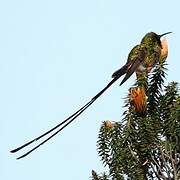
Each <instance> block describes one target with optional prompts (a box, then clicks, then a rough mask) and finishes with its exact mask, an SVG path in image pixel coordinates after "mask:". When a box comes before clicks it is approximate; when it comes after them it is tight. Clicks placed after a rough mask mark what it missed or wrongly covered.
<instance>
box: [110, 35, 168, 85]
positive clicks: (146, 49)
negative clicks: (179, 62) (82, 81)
mask: <svg viewBox="0 0 180 180" xmlns="http://www.w3.org/2000/svg"><path fill="white" fill-rule="evenodd" d="M168 33H170V32H168ZM168 33H165V34H168ZM165 34H162V35H157V34H156V33H154V32H150V33H147V34H146V35H145V36H144V37H143V39H142V41H141V43H140V44H139V45H136V46H135V47H134V48H133V49H132V50H131V52H130V53H129V55H128V60H127V63H126V64H125V65H124V66H123V67H122V68H120V69H118V70H117V71H115V72H114V73H113V75H112V77H113V78H115V77H118V76H122V75H123V74H126V75H125V77H124V79H123V80H122V82H121V83H120V85H122V84H123V83H124V82H125V81H126V80H127V79H128V78H129V77H130V76H131V75H132V74H133V73H134V72H136V74H137V76H139V75H142V74H143V75H146V74H147V73H149V72H150V71H151V69H152V68H153V66H154V65H155V64H156V63H157V62H158V61H159V59H160V56H161V49H162V45H161V37H162V36H164V35H165Z"/></svg>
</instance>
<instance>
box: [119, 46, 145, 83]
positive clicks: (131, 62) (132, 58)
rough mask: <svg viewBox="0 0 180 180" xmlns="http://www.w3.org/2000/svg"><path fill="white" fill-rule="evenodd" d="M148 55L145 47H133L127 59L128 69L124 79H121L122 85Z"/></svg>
mask: <svg viewBox="0 0 180 180" xmlns="http://www.w3.org/2000/svg"><path fill="white" fill-rule="evenodd" d="M145 56H146V50H145V48H142V47H140V46H136V47H134V48H133V49H132V51H131V52H130V54H129V57H128V61H127V65H128V67H127V70H126V75H125V77H124V79H123V80H122V81H121V83H120V86H121V85H122V84H123V83H124V82H125V81H126V80H127V79H129V77H130V76H131V75H132V74H133V73H134V72H135V71H136V70H137V68H138V67H139V65H140V64H141V63H142V62H143V61H144V59H145Z"/></svg>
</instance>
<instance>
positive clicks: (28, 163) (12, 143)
mask: <svg viewBox="0 0 180 180" xmlns="http://www.w3.org/2000/svg"><path fill="white" fill-rule="evenodd" d="M179 7H180V2H179V1H178V0H174V1H173V0H172V1H162V0H159V1H157V0H151V1H143V0H139V1H138V0H137V1H130V0H126V1H119V0H91V1H85V0H76V1H73V0H66V1H61V0H51V1H50V0H49V1H48V0H31V1H25V0H24V1H23V0H16V1H13V0H6V1H1V2H0V85H1V86H0V87H1V88H0V109H1V113H0V121H1V126H0V142H1V146H0V147H1V148H0V177H1V179H6V180H10V179H19V180H24V179H26V180H32V179H33V180H36V179H37V180H49V179H53V180H61V179H63V180H74V179H77V180H84V179H89V177H90V175H91V174H90V173H91V170H92V169H95V170H97V171H98V172H101V171H102V170H103V167H102V163H101V162H100V158H98V155H97V151H96V141H97V136H98V130H99V128H100V125H101V122H102V121H104V120H113V121H120V120H121V118H122V113H123V108H122V106H123V102H124V100H123V98H124V97H125V96H126V95H127V91H128V88H129V87H130V86H131V85H132V84H133V83H134V79H135V76H132V77H131V78H130V79H129V80H128V82H126V83H125V84H124V85H123V86H121V87H119V86H118V83H116V84H114V85H113V86H112V87H111V89H109V90H108V91H107V92H106V93H105V94H104V95H103V96H102V97H101V98H99V100H98V101H97V102H96V103H95V104H93V106H92V107H91V108H89V109H88V110H87V111H86V112H85V113H84V114H83V115H82V116H81V117H79V118H78V119H77V121H76V122H74V123H73V124H72V125H70V126H69V127H68V128H67V129H65V130H64V131H63V132H62V133H61V134H60V135H58V136H56V137H55V138H54V139H52V140H51V141H50V142H48V143H47V144H45V145H44V146H42V147H41V148H39V149H38V151H36V152H34V153H32V154H31V155H29V156H28V157H26V158H24V159H22V160H19V161H17V160H15V157H16V155H15V154H10V153H9V151H10V150H11V149H13V148H15V147H17V146H18V145H21V144H22V143H24V142H25V141H27V140H29V139H32V138H34V137H36V136H38V135H40V134H41V133H42V132H44V131H46V130H48V129H49V128H51V127H53V126H54V125H56V124H57V123H58V122H60V121H62V120H63V119H64V118H66V117H68V116H69V115H70V114H71V113H73V112H74V111H75V110H76V109H78V108H79V107H80V106H81V105H83V104H84V103H86V101H88V100H90V98H91V97H92V96H94V95H95V94H96V93H97V92H98V91H99V90H100V89H102V88H103V87H104V86H105V85H106V84H107V83H108V82H109V81H110V79H111V74H112V73H113V71H115V70H116V69H118V68H119V67H120V66H121V65H123V64H124V63H125V62H126V59H127V55H128V53H129V51H130V50H131V48H132V47H133V46H134V45H136V44H137V43H139V42H140V40H141V38H142V37H143V35H144V34H145V33H147V32H149V31H154V32H157V33H159V34H161V33H164V32H167V31H173V34H171V35H168V36H167V39H168V42H169V57H168V59H167V63H168V66H167V68H168V69H169V70H168V76H167V82H170V81H172V80H175V81H179V79H180V78H179V70H178V67H179V66H180V61H179V59H180V57H179V56H180V55H179V49H180V43H179V36H180V26H179V23H178V21H179V20H178V17H179Z"/></svg>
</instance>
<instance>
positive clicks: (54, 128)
mask: <svg viewBox="0 0 180 180" xmlns="http://www.w3.org/2000/svg"><path fill="white" fill-rule="evenodd" d="M121 69H122V70H121V71H119V70H118V71H116V72H115V75H114V76H113V79H112V80H111V81H110V82H109V83H108V84H107V86H106V87H105V88H103V89H102V90H101V91H100V92H99V93H98V94H96V95H95V96H94V97H93V98H92V99H91V100H90V101H89V102H88V103H86V104H85V105H84V106H83V107H81V108H80V109H79V110H77V111H76V112H75V113H74V114H72V115H71V116H69V117H68V118H67V119H65V120H64V121H62V122H61V123H59V124H58V125H56V126H55V127H53V128H52V129H50V130H49V131H47V132H45V133H44V134H42V135H40V136H39V137H37V138H35V139H33V140H31V141H29V142H27V143H25V144H24V145H22V146H20V147H18V148H16V149H13V150H12V151H10V152H11V153H16V152H17V151H19V150H21V149H23V148H25V147H26V146H28V145H30V144H32V143H34V142H35V141H38V140H39V139H41V138H43V137H44V136H46V135H48V134H50V133H51V132H53V131H54V130H56V129H58V128H60V129H58V130H57V131H56V132H54V133H53V134H52V135H51V136H49V137H48V138H46V139H45V140H44V141H42V142H41V143H40V144H38V145H37V146H35V147H34V148H32V149H31V150H29V151H28V152H27V153H25V154H23V155H22V156H20V157H18V158H17V159H21V158H24V157H25V156H27V155H28V154H30V153H31V152H33V151H35V150H36V149H37V148H39V147H40V146H41V145H43V144H44V143H46V142H47V141H48V140H50V139H51V138H52V137H54V136H55V135H56V134H58V133H59V132H60V131H62V130H63V129H64V128H65V127H66V126H68V125H69V124H70V123H72V122H73V121H74V120H75V119H76V118H77V117H78V116H79V115H81V114H82V113H83V112H84V111H85V110H86V109H87V108H88V107H89V106H91V104H93V103H94V101H96V100H97V99H98V98H99V97H100V96H101V95H102V94H103V93H104V92H105V91H106V90H107V89H108V88H109V87H110V86H111V85H112V84H113V83H114V82H115V81H117V80H118V79H119V78H120V77H121V76H122V75H123V74H124V68H121ZM118 72H119V73H118Z"/></svg>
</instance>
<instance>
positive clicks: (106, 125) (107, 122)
mask: <svg viewBox="0 0 180 180" xmlns="http://www.w3.org/2000/svg"><path fill="white" fill-rule="evenodd" d="M104 125H105V127H106V128H108V129H112V128H113V123H112V122H111V121H108V120H107V121H104Z"/></svg>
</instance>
